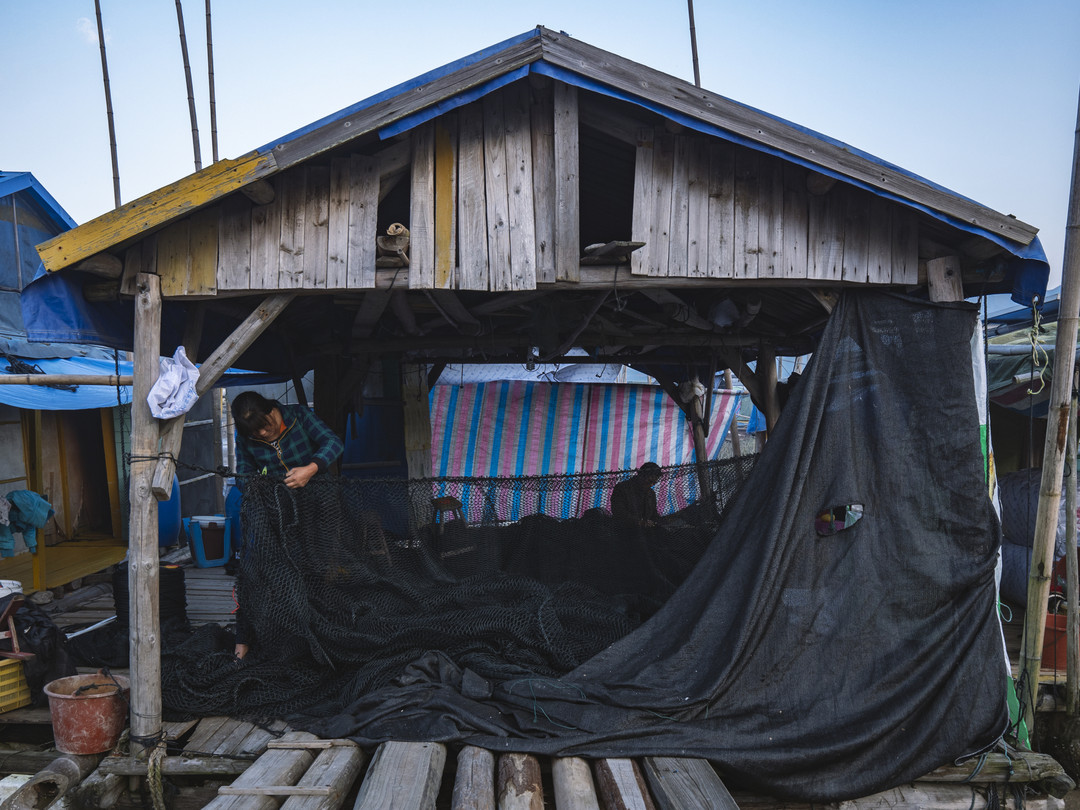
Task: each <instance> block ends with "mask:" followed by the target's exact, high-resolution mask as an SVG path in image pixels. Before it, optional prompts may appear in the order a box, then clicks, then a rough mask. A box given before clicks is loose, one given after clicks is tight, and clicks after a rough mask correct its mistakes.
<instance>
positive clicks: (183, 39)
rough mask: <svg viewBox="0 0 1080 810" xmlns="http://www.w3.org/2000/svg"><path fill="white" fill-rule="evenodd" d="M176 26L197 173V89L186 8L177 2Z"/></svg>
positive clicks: (200, 158) (200, 166) (199, 160)
mask: <svg viewBox="0 0 1080 810" xmlns="http://www.w3.org/2000/svg"><path fill="white" fill-rule="evenodd" d="M176 24H177V26H179V28H180V52H181V54H183V57H184V78H185V79H186V80H187V99H188V114H189V115H190V117H191V145H192V148H193V149H194V151H195V171H199V170H200V169H202V154H201V152H200V150H199V124H198V121H197V118H196V115H195V89H194V87H193V86H192V84H191V62H189V61H188V52H187V34H186V33H185V31H184V7H183V6H182V5H181V2H180V0H176Z"/></svg>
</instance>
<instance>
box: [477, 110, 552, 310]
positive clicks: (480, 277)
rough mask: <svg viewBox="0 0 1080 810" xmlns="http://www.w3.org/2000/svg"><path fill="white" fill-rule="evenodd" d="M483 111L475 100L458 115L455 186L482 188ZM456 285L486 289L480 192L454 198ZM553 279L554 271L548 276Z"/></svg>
mask: <svg viewBox="0 0 1080 810" xmlns="http://www.w3.org/2000/svg"><path fill="white" fill-rule="evenodd" d="M484 172H485V161H484V111H483V107H482V105H481V103H480V102H479V101H476V102H473V103H472V104H469V105H467V106H465V107H462V108H461V111H460V113H459V115H458V171H457V175H458V185H459V187H461V188H477V189H480V188H484V184H485V179H484ZM457 208H458V210H457V222H458V268H457V286H458V289H462V290H486V289H487V288H488V271H487V265H488V239H487V208H486V206H485V204H484V199H483V195H481V194H459V195H458V197H457ZM552 280H554V274H553V275H552Z"/></svg>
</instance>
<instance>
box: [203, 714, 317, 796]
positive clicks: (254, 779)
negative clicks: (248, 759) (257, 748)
mask: <svg viewBox="0 0 1080 810" xmlns="http://www.w3.org/2000/svg"><path fill="white" fill-rule="evenodd" d="M282 739H283V740H313V739H316V738H315V735H313V734H308V733H307V732H303V731H292V732H289V733H288V734H286V735H285V736H284V737H282ZM314 759H315V757H314V755H313V754H312V753H311V751H310V750H306V749H272V750H268V751H267V752H266V753H265V754H263V755H262V756H261V757H259V758H258V759H257V760H256V761H255V764H254V765H252V766H251V767H250V768H248V769H247V770H246V771H244V772H243V773H242V774H240V776H238V777H237V778H236V779H235V780H234V781H233V783H232V785H230V786H229V787H234V788H254V787H260V786H263V785H294V784H296V782H297V780H299V779H300V777H301V776H303V775H304V773H305V772H306V771H307V769H308V768H309V767H310V765H311V763H312V762H313V761H314ZM278 806H279V802H278V801H277V800H275V799H274V798H273V797H272V796H245V797H243V798H240V797H237V796H230V795H219V796H218V797H217V798H216V799H214V800H213V801H212V802H210V803H209V804H208V805H207V808H210V810H227V808H228V809H229V810H238V808H241V807H243V808H244V810H277V808H278Z"/></svg>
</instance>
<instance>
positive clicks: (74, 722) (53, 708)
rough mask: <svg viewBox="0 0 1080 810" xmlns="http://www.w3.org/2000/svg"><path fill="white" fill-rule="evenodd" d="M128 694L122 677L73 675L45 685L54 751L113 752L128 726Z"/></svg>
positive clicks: (71, 752) (77, 752)
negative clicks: (54, 745)
mask: <svg viewBox="0 0 1080 810" xmlns="http://www.w3.org/2000/svg"><path fill="white" fill-rule="evenodd" d="M114 679H115V683H114V682H113V681H114ZM117 684H119V686H117ZM121 689H122V690H123V692H121ZM129 691H130V689H129V685H128V679H127V678H125V677H123V676H121V675H72V676H71V677H69V678H60V679H59V680H55V681H52V682H51V683H48V684H46V685H45V694H46V695H48V696H49V714H50V715H51V716H52V727H53V740H54V742H55V743H56V750H58V751H61V752H62V753H65V754H101V753H104V752H105V751H110V750H112V749H113V747H115V745H116V743H117V742H119V741H120V735H121V734H123V732H124V728H125V727H126V726H127V716H128V704H127V697H128V693H129Z"/></svg>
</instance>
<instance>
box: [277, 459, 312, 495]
mask: <svg viewBox="0 0 1080 810" xmlns="http://www.w3.org/2000/svg"><path fill="white" fill-rule="evenodd" d="M318 471H319V465H318V464H316V463H315V462H314V461H313V462H311V463H310V464H305V465H304V466H303V467H293V468H292V469H291V470H289V472H288V473H287V474H286V475H285V486H287V487H289V489H300V488H301V487H305V486H307V482H308V481H310V480H311V478H312V476H314V475H315V473H317V472H318Z"/></svg>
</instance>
